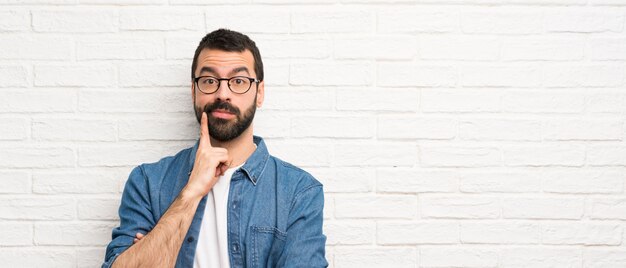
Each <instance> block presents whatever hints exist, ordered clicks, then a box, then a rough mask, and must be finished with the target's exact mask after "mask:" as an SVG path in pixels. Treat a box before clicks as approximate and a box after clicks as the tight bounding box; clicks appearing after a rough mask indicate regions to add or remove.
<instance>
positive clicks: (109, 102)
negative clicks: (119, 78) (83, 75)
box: [78, 89, 193, 116]
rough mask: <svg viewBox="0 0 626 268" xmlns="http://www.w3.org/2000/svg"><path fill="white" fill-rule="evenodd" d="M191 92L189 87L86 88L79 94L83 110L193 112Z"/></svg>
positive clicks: (106, 111) (107, 111) (108, 111)
mask: <svg viewBox="0 0 626 268" xmlns="http://www.w3.org/2000/svg"><path fill="white" fill-rule="evenodd" d="M190 95H191V94H190V90H189V89H186V90H181V89H176V90H169V89H167V90H164V89H159V90H158V91H155V90H154V89H126V90H112V89H107V90H100V89H93V90H92V89H83V90H81V91H80V93H79V98H78V107H79V111H81V112H104V113H116V112H130V113H163V112H186V113H190V112H191V111H192V108H191V107H190V104H191V96H190ZM165 104H167V105H165ZM191 116H193V115H191Z"/></svg>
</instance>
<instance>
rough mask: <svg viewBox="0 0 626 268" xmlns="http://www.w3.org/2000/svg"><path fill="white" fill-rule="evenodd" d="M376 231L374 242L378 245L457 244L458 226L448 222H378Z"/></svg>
mask: <svg viewBox="0 0 626 268" xmlns="http://www.w3.org/2000/svg"><path fill="white" fill-rule="evenodd" d="M376 231H377V232H376V242H377V244H379V245H407V244H416V245H419V244H457V243H458V242H459V224H458V223H456V222H449V221H436V222H434V221H433V222H428V221H418V222H379V223H378V225H377V228H376Z"/></svg>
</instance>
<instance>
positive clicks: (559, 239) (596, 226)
mask: <svg viewBox="0 0 626 268" xmlns="http://www.w3.org/2000/svg"><path fill="white" fill-rule="evenodd" d="M621 235H622V227H621V226H620V225H619V224H611V223H588V222H555V223H545V224H543V225H542V226H541V237H542V242H543V243H544V244H552V245H586V246H589V245H611V246H617V245H619V244H620V243H621V241H622V237H621Z"/></svg>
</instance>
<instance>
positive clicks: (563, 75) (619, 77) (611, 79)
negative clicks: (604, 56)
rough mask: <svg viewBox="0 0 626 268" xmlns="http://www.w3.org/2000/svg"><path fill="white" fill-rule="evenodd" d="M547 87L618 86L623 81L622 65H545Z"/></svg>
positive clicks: (543, 71)
mask: <svg viewBox="0 0 626 268" xmlns="http://www.w3.org/2000/svg"><path fill="white" fill-rule="evenodd" d="M542 69H543V70H542V71H541V72H542V74H543V77H544V78H543V79H544V85H545V86H547V87H619V86H622V85H623V83H624V77H625V76H626V69H625V68H624V66H623V65H606V64H605V65H568V66H565V65H545V66H543V67H542Z"/></svg>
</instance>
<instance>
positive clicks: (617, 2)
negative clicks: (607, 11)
mask: <svg viewBox="0 0 626 268" xmlns="http://www.w3.org/2000/svg"><path fill="white" fill-rule="evenodd" d="M590 3H591V4H592V5H608V6H624V5H626V3H624V1H621V0H590Z"/></svg>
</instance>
